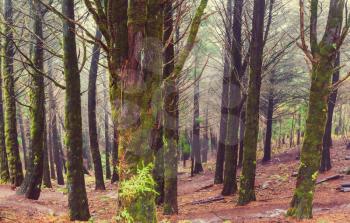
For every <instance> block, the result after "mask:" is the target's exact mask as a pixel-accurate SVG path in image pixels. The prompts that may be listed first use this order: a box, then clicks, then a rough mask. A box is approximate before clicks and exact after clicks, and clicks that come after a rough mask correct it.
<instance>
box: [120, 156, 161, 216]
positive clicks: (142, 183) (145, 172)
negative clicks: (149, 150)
mask: <svg viewBox="0 0 350 223" xmlns="http://www.w3.org/2000/svg"><path fill="white" fill-rule="evenodd" d="M152 170H153V164H152V163H150V164H148V165H147V166H144V164H142V165H141V167H139V168H137V173H136V174H135V175H134V176H132V177H131V178H130V179H128V180H124V181H122V182H120V189H119V197H120V198H122V199H123V200H124V201H126V203H128V204H132V203H133V201H134V200H135V199H137V198H138V197H140V196H144V195H146V194H150V193H151V194H154V195H157V194H158V193H157V191H155V189H154V188H155V186H156V183H155V181H154V180H153V176H152ZM116 220H117V222H127V223H133V222H134V219H133V217H132V216H131V215H130V213H129V212H128V210H127V209H122V210H121V211H120V212H119V215H118V216H117V217H116Z"/></svg>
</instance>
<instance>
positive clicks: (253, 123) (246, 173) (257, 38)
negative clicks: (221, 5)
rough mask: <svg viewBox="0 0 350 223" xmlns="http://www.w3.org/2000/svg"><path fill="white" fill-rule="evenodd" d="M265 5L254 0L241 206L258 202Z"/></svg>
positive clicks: (240, 194) (239, 201) (240, 195)
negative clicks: (258, 146)
mask: <svg viewBox="0 0 350 223" xmlns="http://www.w3.org/2000/svg"><path fill="white" fill-rule="evenodd" d="M264 15H265V1H260V0H254V10H253V23H252V26H253V28H252V38H251V43H250V48H251V50H250V72H249V76H250V78H249V85H248V98H247V110H246V125H245V132H244V151H243V168H242V175H241V179H240V190H239V199H238V204H240V205H244V204H247V203H249V202H250V201H254V200H255V199H256V198H255V189H254V185H255V170H256V150H257V140H258V134H259V100H260V87H261V72H262V56H263V36H264Z"/></svg>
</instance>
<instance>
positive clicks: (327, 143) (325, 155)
mask: <svg viewBox="0 0 350 223" xmlns="http://www.w3.org/2000/svg"><path fill="white" fill-rule="evenodd" d="M334 67H335V68H336V69H337V70H336V71H335V72H334V74H333V78H332V84H335V83H337V82H338V81H339V74H340V71H339V67H340V53H339V52H338V53H337V57H336V60H335V64H334ZM337 96H338V89H334V90H333V91H332V92H331V94H330V96H329V99H328V114H327V123H326V130H325V133H324V135H323V149H322V158H321V167H320V172H325V171H328V170H330V169H331V168H332V163H331V153H330V148H331V147H332V123H333V113H334V108H335V104H336V102H337Z"/></svg>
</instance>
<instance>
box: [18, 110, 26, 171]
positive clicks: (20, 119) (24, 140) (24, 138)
mask: <svg viewBox="0 0 350 223" xmlns="http://www.w3.org/2000/svg"><path fill="white" fill-rule="evenodd" d="M22 115H23V114H22V111H21V106H18V107H17V118H18V126H19V131H20V134H21V143H22V151H23V161H24V169H25V170H27V169H28V153H27V142H26V134H25V131H24V126H23V119H22Z"/></svg>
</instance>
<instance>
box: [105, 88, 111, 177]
mask: <svg viewBox="0 0 350 223" xmlns="http://www.w3.org/2000/svg"><path fill="white" fill-rule="evenodd" d="M103 98H104V102H105V109H104V112H105V115H104V126H105V146H106V149H105V152H106V179H111V160H110V154H111V143H110V141H109V115H108V111H107V107H108V106H107V105H108V99H107V89H103Z"/></svg>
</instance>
